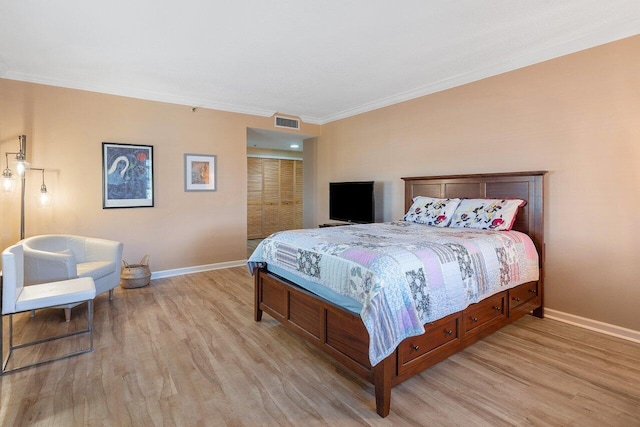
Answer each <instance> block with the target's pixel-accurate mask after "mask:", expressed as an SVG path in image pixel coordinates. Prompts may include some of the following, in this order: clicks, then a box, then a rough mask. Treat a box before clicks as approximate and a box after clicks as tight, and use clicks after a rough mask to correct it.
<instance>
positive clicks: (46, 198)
mask: <svg viewBox="0 0 640 427" xmlns="http://www.w3.org/2000/svg"><path fill="white" fill-rule="evenodd" d="M18 143H19V151H18V152H15V153H5V154H4V155H5V160H6V168H5V169H4V170H3V171H2V190H3V191H4V192H5V193H12V192H13V191H14V190H15V187H16V180H15V178H14V177H13V172H12V171H11V169H9V155H15V162H16V173H17V174H18V176H19V177H20V240H22V239H24V196H25V180H26V175H27V171H41V172H42V185H41V186H40V197H39V198H38V204H40V205H41V206H47V205H49V203H51V193H49V192H48V191H47V186H46V184H45V183H44V169H42V168H32V167H30V165H29V162H27V136H26V135H20V136H18Z"/></svg>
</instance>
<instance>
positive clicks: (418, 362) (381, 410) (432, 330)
mask: <svg viewBox="0 0 640 427" xmlns="http://www.w3.org/2000/svg"><path fill="white" fill-rule="evenodd" d="M255 302H256V304H255V320H256V321H260V320H261V319H262V312H263V311H264V312H266V313H268V314H269V315H271V316H272V317H273V318H274V319H276V320H278V321H279V322H280V323H282V325H284V326H286V327H287V328H289V329H291V330H292V331H294V332H296V333H297V334H299V335H300V336H302V337H303V338H305V339H306V340H307V341H309V342H311V343H313V344H315V345H316V346H317V347H318V348H320V349H321V350H323V351H324V352H326V353H327V354H329V355H331V356H332V357H333V358H335V359H336V360H337V361H339V362H340V363H342V364H343V365H344V366H346V367H347V368H349V369H351V370H352V371H353V372H355V373H357V374H358V375H360V376H362V377H364V378H365V379H367V380H368V381H369V382H371V383H372V384H374V386H375V397H376V412H377V413H378V414H379V415H380V416H381V417H386V416H387V415H389V410H390V407H391V388H392V387H393V386H395V385H396V384H399V383H401V382H402V381H405V380H407V379H409V378H411V377H412V376H414V375H416V374H418V373H420V372H422V371H424V370H425V369H427V368H428V367H430V366H432V365H434V364H436V363H438V362H440V361H441V360H444V359H446V358H447V357H449V356H450V355H452V354H454V353H456V352H458V351H460V350H462V349H464V348H465V347H467V346H469V345H471V344H473V343H474V342H476V341H478V340H479V339H481V338H483V337H485V336H487V335H489V334H491V333H492V332H494V331H496V330H498V329H500V328H502V327H503V326H505V325H507V324H509V323H511V322H513V321H514V320H516V319H518V318H520V317H522V316H523V315H525V314H527V313H530V312H532V311H533V310H537V309H540V308H541V307H542V299H541V296H540V292H539V282H530V283H525V284H523V285H520V286H518V287H516V288H513V289H511V290H508V291H503V292H500V293H499V294H496V295H493V296H491V297H489V298H487V299H485V300H483V301H481V302H479V303H477V304H472V305H470V306H469V307H467V308H466V309H465V310H463V311H460V312H458V313H454V314H451V315H449V316H447V317H445V318H443V319H440V320H437V321H435V322H433V323H429V324H426V325H425V330H426V332H425V334H423V335H418V336H415V337H410V338H407V339H405V340H404V341H403V342H402V343H401V344H400V345H399V346H398V347H397V348H396V350H395V351H394V352H393V353H392V354H391V355H389V356H388V357H387V358H386V359H384V360H383V361H382V362H380V363H379V364H377V365H376V366H374V367H372V366H371V364H370V363H369V355H368V354H369V353H368V350H369V335H368V333H367V330H366V328H365V327H364V324H363V323H362V320H361V319H360V317H359V316H357V315H354V314H352V313H350V312H348V311H345V310H343V309H341V308H339V307H337V306H335V305H333V304H332V303H330V302H328V301H326V300H323V299H321V298H319V297H318V296H316V295H314V294H312V293H310V292H308V291H306V290H304V289H302V288H300V287H298V286H296V285H295V284H293V283H291V282H289V281H287V280H285V279H283V278H280V277H278V276H276V275H273V274H271V273H269V272H268V271H266V270H264V269H260V270H258V271H256V274H255Z"/></svg>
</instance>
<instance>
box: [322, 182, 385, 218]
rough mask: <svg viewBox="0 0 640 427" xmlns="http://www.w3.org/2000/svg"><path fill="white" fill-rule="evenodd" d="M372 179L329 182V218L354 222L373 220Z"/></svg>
mask: <svg viewBox="0 0 640 427" xmlns="http://www.w3.org/2000/svg"><path fill="white" fill-rule="evenodd" d="M373 184H374V182H373V181H360V182H330V183H329V218H330V219H332V220H334V221H346V222H355V223H360V224H364V223H369V222H375V205H374V193H373Z"/></svg>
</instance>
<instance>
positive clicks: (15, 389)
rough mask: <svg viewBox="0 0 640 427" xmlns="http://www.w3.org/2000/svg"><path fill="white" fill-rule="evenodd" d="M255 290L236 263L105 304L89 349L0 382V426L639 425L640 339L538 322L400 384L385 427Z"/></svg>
mask: <svg viewBox="0 0 640 427" xmlns="http://www.w3.org/2000/svg"><path fill="white" fill-rule="evenodd" d="M252 289H253V284H252V279H251V278H250V276H249V275H248V273H247V270H246V269H245V268H242V267H239V268H233V269H227V270H218V271H212V272H207V273H197V274H191V275H185V276H178V277H173V278H168V279H159V280H154V281H153V282H152V284H151V286H147V287H145V288H139V289H130V290H124V289H120V288H118V289H117V290H116V294H115V299H114V301H111V302H109V301H108V298H107V295H101V296H99V297H98V298H97V299H96V311H95V329H96V330H95V332H96V336H95V349H94V351H93V352H92V353H89V354H85V355H81V356H77V357H74V358H71V359H66V360H63V361H58V362H54V363H51V364H48V365H43V366H41V367H37V368H34V369H29V370H26V371H22V372H18V373H14V374H10V375H7V376H4V377H2V378H1V379H0V387H1V393H2V394H1V397H0V424H1V425H3V426H10V425H36V426H40V425H42V426H80V425H90V426H94V425H95V426H98V425H99V426H101V425H107V426H109V425H114V426H127V425H134V426H152V425H157V426H160V425H167V426H174V425H175V426H196V425H201V426H217V425H233V426H241V425H247V426H253V425H295V426H297V425H304V426H314V425H332V426H337V425H339V426H350V425H375V426H390V425H394V426H395V425H428V426H448V425H463V426H489V425H491V426H508V425H545V426H546V425H562V426H568V425H575V426H638V425H640V345H638V344H634V343H630V342H626V341H623V340H619V339H616V338H612V337H608V336H604V335H600V334H597V333H594V332H590V331H587V330H583V329H579V328H577V327H573V326H570V325H566V324H562V323H559V322H555V321H552V320H546V319H545V320H540V319H536V318H533V317H530V316H527V317H525V318H523V319H521V320H519V321H518V322H516V323H514V324H512V325H510V326H507V327H506V328H504V329H503V330H501V331H499V332H497V333H496V334H494V335H492V336H490V337H488V338H486V339H484V340H483V341H481V342H478V343H476V344H474V345H473V346H471V347H469V348H468V349H466V350H465V351H463V352H461V353H458V354H456V355H454V356H452V357H450V358H449V359H447V360H445V361H444V362H441V363H440V364H438V365H436V366H434V367H432V368H431V369H429V370H427V371H426V372H424V373H422V374H421V375H419V376H417V377H414V378H412V379H410V380H408V381H406V382H405V383H403V384H400V385H399V386H397V387H395V388H394V389H393V393H392V401H391V414H390V415H389V417H387V418H385V419H381V418H379V417H378V415H377V414H376V412H375V408H374V397H373V386H372V385H370V384H368V383H367V382H365V381H364V380H362V379H360V378H358V377H357V376H355V375H353V374H352V373H350V372H349V371H347V370H346V369H344V368H342V367H341V366H340V365H339V364H337V363H336V362H334V361H333V360H331V359H330V358H328V357H326V356H325V355H324V354H322V353H321V352H320V351H318V350H316V349H315V348H314V347H312V346H310V345H307V344H305V343H304V342H303V341H302V340H300V339H299V338H298V337H297V336H295V335H294V334H292V333H290V332H288V331H287V330H285V329H284V328H283V327H281V326H279V325H278V323H277V322H276V321H274V320H273V319H271V318H270V317H269V316H268V315H265V316H264V319H263V321H262V322H260V323H256V322H254V321H253V293H252ZM83 312H84V310H83V309H82V307H78V308H77V309H74V311H73V318H72V324H74V322H75V324H76V325H77V324H78V323H79V321H82V320H85V317H84V314H83ZM61 316H62V313H61V310H55V311H53V310H43V311H39V312H38V313H37V316H36V318H35V319H29V317H28V316H27V315H23V316H21V317H20V318H19V319H18V321H17V325H18V326H17V328H18V330H19V331H23V330H27V329H38V330H40V329H43V328H44V329H47V330H49V331H51V330H53V329H56V328H65V327H74V326H66V325H65V324H64V322H61ZM5 323H6V321H5Z"/></svg>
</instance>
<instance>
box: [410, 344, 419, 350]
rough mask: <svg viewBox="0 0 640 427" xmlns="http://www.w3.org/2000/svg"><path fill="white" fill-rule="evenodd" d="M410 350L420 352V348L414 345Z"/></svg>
mask: <svg viewBox="0 0 640 427" xmlns="http://www.w3.org/2000/svg"><path fill="white" fill-rule="evenodd" d="M412 348H413V349H414V350H415V351H418V350H420V346H419V345H414V346H413V347H412Z"/></svg>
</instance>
